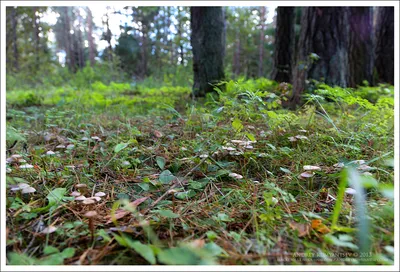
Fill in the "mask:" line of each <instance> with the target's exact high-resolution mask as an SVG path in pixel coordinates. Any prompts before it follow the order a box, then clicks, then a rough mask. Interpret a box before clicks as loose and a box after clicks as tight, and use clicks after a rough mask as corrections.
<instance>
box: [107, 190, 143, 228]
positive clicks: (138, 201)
mask: <svg viewBox="0 0 400 272" xmlns="http://www.w3.org/2000/svg"><path fill="white" fill-rule="evenodd" d="M148 198H149V197H142V198H138V199H136V200H135V201H133V202H131V203H129V204H128V205H129V206H130V207H132V208H136V207H137V206H139V205H140V204H141V203H143V202H144V201H146V199H148ZM130 213H131V212H130V211H126V210H123V209H118V210H116V211H115V214H114V216H112V215H111V214H110V215H107V216H106V217H105V219H108V221H107V222H106V224H110V223H112V222H113V219H114V220H118V219H121V218H122V217H124V216H126V215H128V214H130Z"/></svg>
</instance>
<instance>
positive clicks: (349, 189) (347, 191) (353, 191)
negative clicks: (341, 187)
mask: <svg viewBox="0 0 400 272" xmlns="http://www.w3.org/2000/svg"><path fill="white" fill-rule="evenodd" d="M345 193H346V194H348V195H355V194H356V193H357V191H356V190H354V189H353V188H346V191H345Z"/></svg>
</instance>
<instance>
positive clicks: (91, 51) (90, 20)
mask: <svg viewBox="0 0 400 272" xmlns="http://www.w3.org/2000/svg"><path fill="white" fill-rule="evenodd" d="M86 13H87V16H88V17H87V24H88V33H87V39H88V43H89V60H90V65H91V66H92V67H93V66H94V63H95V62H94V58H95V56H94V51H95V48H94V40H93V15H92V11H91V10H90V8H89V7H87V8H86Z"/></svg>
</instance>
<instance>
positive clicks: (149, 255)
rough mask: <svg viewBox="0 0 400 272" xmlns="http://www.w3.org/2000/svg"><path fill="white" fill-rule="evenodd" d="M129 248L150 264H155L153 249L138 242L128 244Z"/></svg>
mask: <svg viewBox="0 0 400 272" xmlns="http://www.w3.org/2000/svg"><path fill="white" fill-rule="evenodd" d="M129 245H130V247H131V248H133V249H134V250H135V251H136V252H137V253H139V255H140V256H142V257H143V258H144V259H146V261H148V262H149V263H150V264H155V263H156V257H155V255H154V252H153V249H152V248H151V247H150V246H148V245H145V244H142V243H141V242H139V241H136V242H133V243H129Z"/></svg>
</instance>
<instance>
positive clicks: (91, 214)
mask: <svg viewBox="0 0 400 272" xmlns="http://www.w3.org/2000/svg"><path fill="white" fill-rule="evenodd" d="M83 216H84V217H87V218H92V217H96V216H97V212H96V211H88V212H87V213H85V214H84V215H83Z"/></svg>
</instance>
